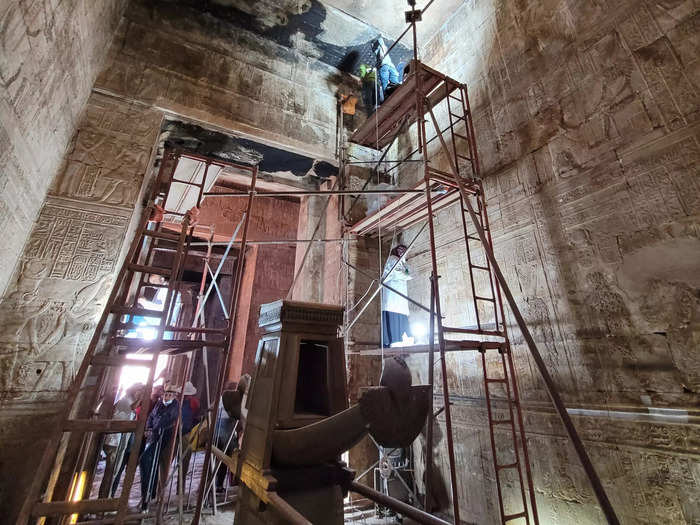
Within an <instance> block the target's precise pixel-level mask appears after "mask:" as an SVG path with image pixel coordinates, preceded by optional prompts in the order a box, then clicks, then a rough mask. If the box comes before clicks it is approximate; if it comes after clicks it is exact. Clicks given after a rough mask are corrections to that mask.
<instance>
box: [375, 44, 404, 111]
mask: <svg viewBox="0 0 700 525" xmlns="http://www.w3.org/2000/svg"><path fill="white" fill-rule="evenodd" d="M387 51H388V48H387V47H386V44H385V43H384V39H383V38H382V37H378V38H377V39H376V40H375V41H374V42H373V43H372V52H373V53H374V55H375V56H376V58H377V72H378V73H379V77H378V84H377V91H378V94H377V95H378V100H379V104H381V103H383V102H384V101H385V100H386V99H387V98H388V97H389V95H391V93H392V92H393V91H394V89H396V88H397V87H398V86H399V85H400V84H401V77H400V75H399V71H398V69H396V66H395V65H394V62H393V61H392V60H391V57H390V56H389V54H388V53H387Z"/></svg>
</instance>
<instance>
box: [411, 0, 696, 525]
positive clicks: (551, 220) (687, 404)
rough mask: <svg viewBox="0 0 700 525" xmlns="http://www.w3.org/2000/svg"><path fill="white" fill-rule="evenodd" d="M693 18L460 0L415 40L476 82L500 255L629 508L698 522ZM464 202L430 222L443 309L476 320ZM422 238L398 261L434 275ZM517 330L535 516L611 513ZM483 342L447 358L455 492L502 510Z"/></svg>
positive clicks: (633, 8)
mask: <svg viewBox="0 0 700 525" xmlns="http://www.w3.org/2000/svg"><path fill="white" fill-rule="evenodd" d="M699 17H700V13H699V12H698V3H697V2H693V1H683V0H673V1H664V2H639V1H622V2H620V1H617V2H568V1H557V0H551V1H550V0H547V1H538V2H517V1H511V0H503V1H485V2H482V1H470V2H468V3H467V4H466V5H465V6H464V7H463V8H462V9H461V10H460V11H458V12H457V14H456V16H455V17H454V18H453V19H452V20H450V22H449V23H448V24H447V25H446V26H445V27H444V28H443V30H442V31H441V32H440V33H439V34H438V35H437V36H436V38H435V39H433V40H432V41H431V42H430V43H428V44H427V45H426V46H425V49H424V53H423V55H424V57H425V60H426V61H427V62H428V63H429V64H430V65H432V66H434V67H436V68H438V69H439V70H441V71H443V72H445V73H447V74H449V75H451V76H453V77H455V78H457V79H459V80H462V81H465V82H467V84H468V85H469V88H470V97H471V103H472V109H473V111H474V121H475V122H474V125H475V128H476V134H477V139H478V145H479V153H480V160H481V165H482V175H483V176H484V185H485V191H486V195H487V197H488V204H489V208H488V211H489V217H490V221H491V226H492V233H493V236H494V243H495V252H496V256H497V257H498V259H499V260H500V261H501V267H502V269H503V271H504V273H505V275H506V279H507V281H508V283H509V285H510V287H511V290H512V291H513V293H514V295H515V297H516V300H517V302H518V304H519V307H520V309H521V312H522V313H523V315H524V317H525V319H526V320H527V321H528V323H529V326H530V329H531V331H532V333H533V336H534V337H535V339H536V341H537V343H538V345H539V348H540V351H541V352H542V353H543V356H544V359H545V362H546V364H547V366H548V368H549V370H550V372H551V374H552V376H553V377H554V380H555V381H556V383H557V386H558V388H559V390H560V392H561V393H562V395H563V397H564V400H565V402H566V404H567V406H569V407H571V408H573V409H576V410H577V411H575V412H574V414H575V415H574V421H575V423H576V425H577V427H578V429H579V431H580V432H581V434H582V436H583V438H584V441H585V443H586V445H587V448H588V450H589V452H590V454H591V456H592V459H593V462H594V464H595V466H596V468H597V469H598V471H599V473H600V475H601V477H602V479H603V483H604V485H605V487H606V488H607V490H608V493H609V495H610V497H611V499H612V502H613V505H614V506H615V508H616V509H617V511H618V514H619V516H620V518H621V519H622V521H623V523H630V524H631V523H635V524H636V523H649V524H652V523H696V522H697V521H698V520H699V519H700V501H699V500H698V498H697V494H698V492H699V489H700V475H699V472H700V470H699V469H700V462H699V459H700V450H699V449H698V445H699V442H698V435H699V427H698V413H697V399H698V397H697V396H698V392H700V376H699V375H698V371H699V370H700V353H698V341H699V339H700V299H699V297H700V290H699V288H698V281H697V275H698V274H699V272H700V257H698V255H699V253H700V220H699V219H700V216H699V215H698V213H699V212H700V206H699V203H700V177H698V169H697V166H698V161H699V160H700V143H699V141H698V129H699V128H698V125H699V124H698V88H699V87H700V86H699V85H698V81H699V79H698V62H697V57H698V56H699V54H698V40H697V34H698V32H697V27H698V20H700V18H699ZM411 177H412V175H411V174H410V173H405V174H404V182H406V183H408V182H410V178H411ZM456 213H457V210H456V209H450V210H446V211H444V212H441V213H440V214H438V217H437V230H438V231H437V237H438V238H437V244H438V246H439V249H438V255H439V261H438V265H439V272H438V273H439V274H440V275H441V280H440V292H441V295H442V299H443V305H444V312H445V314H446V316H447V319H446V320H445V324H446V325H448V326H470V325H474V324H475V318H474V313H473V311H472V310H471V309H470V307H468V306H467V305H468V304H471V300H470V295H471V292H470V291H468V290H467V289H466V288H464V287H463V286H461V285H460V283H462V282H463V279H464V277H465V276H466V275H467V272H468V269H467V266H466V264H467V263H466V260H465V259H466V257H465V256H464V255H463V254H462V253H463V252H462V251H460V250H458V249H457V248H461V249H463V244H462V240H461V239H460V235H461V228H455V224H459V221H460V219H459V217H458V215H456ZM426 249H427V245H426V243H425V242H423V243H421V245H419V246H417V247H416V251H415V252H414V253H413V255H412V256H411V258H410V259H409V264H411V265H412V266H413V268H414V271H415V272H417V273H419V274H422V275H423V276H425V277H427V275H428V273H429V271H430V263H429V257H428V253H427V252H426ZM481 260H482V261H483V257H482V258H481ZM410 290H411V293H412V294H415V297H416V298H417V299H418V300H420V301H421V302H423V303H424V304H427V303H428V301H429V296H428V288H427V286H425V285H420V284H419V283H418V282H417V281H416V280H414V281H411V283H410ZM483 314H485V312H484V311H482V315H483ZM418 317H420V315H418V314H416V315H415V316H414V318H415V319H417V318H418ZM482 318H483V317H482ZM509 324H510V325H511V326H512V325H513V324H514V322H513V320H512V318H509ZM512 340H513V342H514V343H515V344H514V352H515V360H516V368H517V371H518V374H519V384H520V387H521V394H522V397H523V398H524V407H525V416H526V426H527V427H528V443H529V446H530V450H531V457H532V459H533V464H534V476H535V485H536V490H537V498H538V504H539V507H540V517H541V520H543V522H545V523H562V524H564V523H602V522H603V518H602V514H600V512H599V511H598V510H597V508H596V502H595V499H594V498H593V496H592V492H591V490H590V488H589V485H588V482H587V480H586V478H585V476H584V475H583V472H582V469H581V467H580V464H579V463H578V461H577V459H576V457H575V455H574V453H573V448H571V446H570V445H569V444H568V443H567V441H566V440H565V439H563V436H564V432H563V427H562V426H561V425H560V424H559V423H558V421H557V419H556V417H555V416H554V415H553V413H552V410H551V404H550V403H549V401H548V397H547V395H546V392H545V391H544V386H543V384H542V382H541V380H540V379H539V377H538V374H537V372H536V369H535V367H534V364H533V363H532V362H531V360H530V358H529V357H528V353H527V349H526V346H525V345H524V343H523V340H522V337H521V336H520V334H519V333H518V331H517V330H513V333H512ZM477 357H478V355H477V356H474V355H469V354H460V355H457V354H450V355H449V357H448V371H449V377H448V381H449V383H450V386H451V392H452V394H453V396H454V403H455V404H454V406H453V413H454V414H455V416H454V417H455V432H456V443H457V455H458V465H457V466H458V473H459V479H460V487H461V489H460V490H461V495H462V500H461V506H462V509H463V513H464V519H466V520H468V521H474V522H478V523H496V520H497V507H496V504H497V499H496V490H495V482H494V474H493V466H492V464H491V456H492V454H491V451H490V445H489V443H488V429H487V427H486V426H485V422H486V416H485V410H484V402H483V396H484V394H483V386H482V382H483V375H482V374H483V372H482V370H481V365H480V363H479V361H478V360H477ZM414 364H415V365H416V370H418V369H420V374H421V377H422V378H423V380H425V366H426V363H424V362H423V363H422V364H421V361H420V360H418V359H416V360H414ZM492 365H493V366H494V369H493V370H491V372H490V373H495V372H494V370H495V363H492V364H491V365H489V366H492ZM658 409H669V410H666V411H664V410H661V411H659V410H658ZM440 424H441V425H442V424H444V423H443V422H441V423H440ZM498 441H499V448H501V449H502V450H503V451H506V450H507V449H508V441H509V437H508V435H507V434H500V435H499V438H498ZM504 453H505V452H504ZM440 458H441V459H440V460H441V461H442V464H441V468H442V471H443V474H444V475H446V473H447V465H446V464H445V463H444V455H442V456H441V457H440ZM506 492H507V496H506V499H507V500H508V501H509V502H510V503H512V504H513V505H515V503H514V500H513V496H514V494H515V486H514V485H513V484H512V483H508V484H507V491H506ZM513 510H517V509H516V508H515V507H514V508H513Z"/></svg>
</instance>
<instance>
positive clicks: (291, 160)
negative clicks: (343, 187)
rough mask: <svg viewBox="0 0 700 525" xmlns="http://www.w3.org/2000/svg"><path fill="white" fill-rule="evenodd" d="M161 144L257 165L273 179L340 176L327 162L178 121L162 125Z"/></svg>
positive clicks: (221, 158) (211, 156)
mask: <svg viewBox="0 0 700 525" xmlns="http://www.w3.org/2000/svg"><path fill="white" fill-rule="evenodd" d="M161 144H162V145H164V146H165V147H168V148H172V149H182V150H186V151H188V152H191V153H196V154H198V155H203V156H205V157H209V158H214V159H220V160H223V161H227V162H232V163H235V164H245V165H247V166H254V165H257V166H258V170H259V172H260V173H268V174H272V175H274V174H277V173H291V174H292V175H295V176H296V177H306V176H309V177H317V178H319V179H326V178H328V177H330V176H332V175H336V174H337V173H338V168H336V167H335V166H333V165H332V164H330V163H328V162H326V161H322V160H318V159H314V158H312V157H307V156H305V155H300V154H298V153H293V152H290V151H286V150H283V149H280V148H275V147H273V146H268V145H266V144H262V143H260V142H255V141H253V140H249V139H245V138H241V137H234V136H231V135H227V134H224V133H219V132H217V131H212V130H209V129H205V128H202V127H200V126H197V125H195V124H190V123H185V122H181V121H178V120H166V121H165V122H164V123H163V127H162V130H161Z"/></svg>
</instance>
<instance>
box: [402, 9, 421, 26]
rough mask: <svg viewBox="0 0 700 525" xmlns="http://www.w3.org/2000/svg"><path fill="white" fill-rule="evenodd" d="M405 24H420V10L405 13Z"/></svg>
mask: <svg viewBox="0 0 700 525" xmlns="http://www.w3.org/2000/svg"><path fill="white" fill-rule="evenodd" d="M404 14H405V15H406V23H408V24H412V23H413V22H420V21H421V20H423V18H422V16H421V15H422V11H421V10H420V9H413V10H412V11H406V12H405V13H404Z"/></svg>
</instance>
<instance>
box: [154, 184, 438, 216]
mask: <svg viewBox="0 0 700 525" xmlns="http://www.w3.org/2000/svg"><path fill="white" fill-rule="evenodd" d="M404 193H425V190H413V189H411V190H402V189H386V190H299V191H264V192H258V191H256V192H255V196H256V197H300V196H302V197H303V196H305V195H396V194H400V195H402V194H404ZM434 193H439V192H434ZM204 196H205V197H247V196H248V192H237V191H236V192H234V191H222V192H211V191H208V192H206V193H205V194H204ZM168 213H171V212H168Z"/></svg>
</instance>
